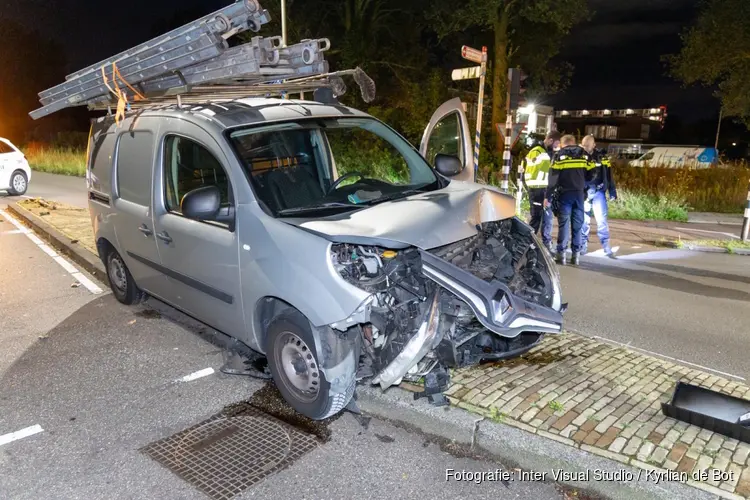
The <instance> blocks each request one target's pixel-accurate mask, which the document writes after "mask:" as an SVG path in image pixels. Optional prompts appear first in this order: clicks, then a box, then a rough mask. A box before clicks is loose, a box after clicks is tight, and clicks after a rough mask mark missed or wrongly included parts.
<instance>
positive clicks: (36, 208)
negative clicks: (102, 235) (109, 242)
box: [18, 198, 97, 255]
mask: <svg viewBox="0 0 750 500" xmlns="http://www.w3.org/2000/svg"><path fill="white" fill-rule="evenodd" d="M47 205H51V206H54V207H55V209H54V212H50V211H49V210H47V209H45V206H47ZM18 206H19V207H21V208H23V209H25V210H28V211H29V212H31V213H32V214H33V215H36V216H39V217H44V222H46V223H47V224H49V225H50V226H52V227H54V228H55V229H57V230H58V231H60V232H61V233H63V234H64V235H65V236H67V237H68V238H70V239H71V243H74V244H79V245H81V246H83V247H84V248H86V249H87V250H89V251H91V252H92V253H93V254H94V255H96V254H97V250H96V244H95V243H94V230H93V228H92V226H91V216H90V215H89V211H88V209H86V208H79V207H74V206H72V205H68V204H66V203H61V202H58V201H50V200H44V199H42V198H33V199H28V200H22V201H19V202H18Z"/></svg>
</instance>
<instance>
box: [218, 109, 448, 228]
mask: <svg viewBox="0 0 750 500" xmlns="http://www.w3.org/2000/svg"><path fill="white" fill-rule="evenodd" d="M229 137H230V140H231V142H232V144H233V146H234V148H235V151H236V152H237V154H238V156H239V158H240V160H241V162H242V164H243V167H244V168H245V170H246V172H247V174H248V178H249V179H250V182H251V183H252V186H253V189H254V191H255V194H256V196H257V197H258V201H259V202H260V203H261V204H262V205H265V207H266V208H267V209H269V210H270V211H271V212H273V213H274V214H275V215H276V216H277V217H292V216H299V217H303V216H310V215H318V213H321V212H336V211H346V210H353V209H358V208H362V207H363V206H369V205H374V204H377V203H381V202H384V201H388V200H393V199H397V198H403V197H405V196H409V195H411V194H415V193H418V192H423V191H432V190H435V189H438V188H439V187H440V182H439V181H438V178H437V176H436V175H435V173H434V172H433V170H432V168H431V167H430V166H429V165H428V164H427V162H426V161H425V160H424V158H422V156H421V155H420V154H419V152H417V151H416V150H415V149H414V147H412V145H411V144H409V143H408V142H407V141H406V140H404V139H403V138H402V137H401V136H399V135H398V134H397V133H396V132H394V131H393V130H392V129H390V128H389V127H387V126H386V125H384V124H383V123H381V122H379V121H377V120H374V119H370V118H345V119H334V118H331V119H317V120H302V121H298V122H291V123H288V122H287V123H282V124H277V125H271V126H266V127H260V128H259V127H253V128H247V129H240V130H236V131H233V132H231V133H230V135H229ZM326 215H328V214H327V213H326Z"/></svg>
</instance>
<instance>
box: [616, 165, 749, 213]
mask: <svg viewBox="0 0 750 500" xmlns="http://www.w3.org/2000/svg"><path fill="white" fill-rule="evenodd" d="M614 174H615V181H616V182H617V188H618V191H620V190H626V191H629V192H630V193H631V194H633V193H638V194H647V195H651V196H652V197H657V198H667V199H670V200H681V201H683V202H684V203H682V204H684V205H687V206H688V207H690V210H691V211H695V212H721V213H742V210H743V208H744V206H745V200H746V199H747V186H748V181H750V168H748V167H747V165H746V164H744V163H729V164H726V165H724V166H722V167H721V168H705V169H676V168H659V167H649V168H643V167H627V166H621V167H615V170H614Z"/></svg>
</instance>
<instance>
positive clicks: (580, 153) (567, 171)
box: [547, 146, 598, 199]
mask: <svg viewBox="0 0 750 500" xmlns="http://www.w3.org/2000/svg"><path fill="white" fill-rule="evenodd" d="M597 173H598V172H597V168H596V164H595V163H594V162H593V161H592V160H591V157H590V156H589V154H588V153H586V151H584V149H583V148H582V147H580V146H566V147H564V148H562V149H561V150H560V151H558V152H557V153H555V157H554V158H553V160H552V165H551V166H550V172H549V186H548V187H547V199H549V197H550V195H551V194H552V192H553V191H554V190H555V189H556V188H559V189H560V191H580V192H581V193H582V194H583V193H584V192H585V191H586V189H587V188H588V186H590V185H592V184H594V183H595V182H596V180H597V178H598V175H597Z"/></svg>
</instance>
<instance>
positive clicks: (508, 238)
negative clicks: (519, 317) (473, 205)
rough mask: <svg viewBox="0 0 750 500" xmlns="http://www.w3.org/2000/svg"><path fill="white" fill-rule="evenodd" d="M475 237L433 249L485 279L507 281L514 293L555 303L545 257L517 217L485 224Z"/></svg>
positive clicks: (531, 299)
mask: <svg viewBox="0 0 750 500" xmlns="http://www.w3.org/2000/svg"><path fill="white" fill-rule="evenodd" d="M478 229H479V233H478V234H477V235H476V236H473V237H471V238H467V239H465V240H461V241H457V242H455V243H451V244H450V245H446V246H443V247H440V248H436V249H434V250H432V252H431V253H433V254H434V255H437V256H438V257H440V258H442V259H444V260H446V261H448V262H450V263H452V264H454V265H456V266H458V267H460V268H461V269H464V270H466V271H469V272H470V273H471V274H473V275H475V276H477V277H479V278H482V279H483V280H485V281H488V282H489V281H492V280H493V279H496V280H499V281H501V282H503V283H505V284H506V285H507V286H508V287H509V288H510V290H511V291H512V292H513V294H515V295H518V296H519V297H522V298H524V299H526V300H529V301H532V302H536V303H537V304H540V305H543V306H547V307H549V306H551V305H552V295H553V286H552V281H551V279H550V276H549V271H548V269H547V268H546V267H545V265H544V257H543V255H542V252H544V249H542V248H540V247H539V246H538V245H537V244H536V242H535V241H534V237H533V236H532V234H531V232H530V231H529V230H528V228H527V227H526V226H525V225H524V224H523V223H521V222H520V221H519V220H518V219H515V218H513V219H506V220H502V221H497V222H489V223H485V224H483V225H482V226H481V227H480V228H478Z"/></svg>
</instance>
